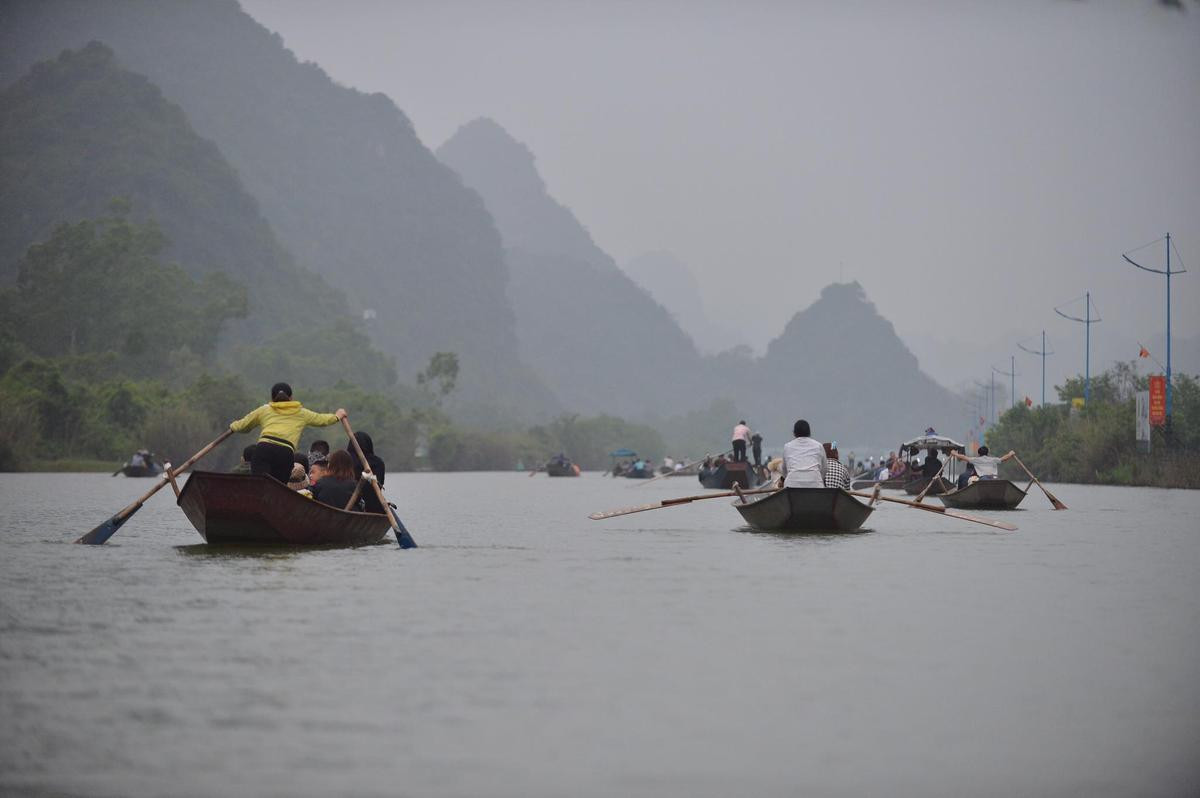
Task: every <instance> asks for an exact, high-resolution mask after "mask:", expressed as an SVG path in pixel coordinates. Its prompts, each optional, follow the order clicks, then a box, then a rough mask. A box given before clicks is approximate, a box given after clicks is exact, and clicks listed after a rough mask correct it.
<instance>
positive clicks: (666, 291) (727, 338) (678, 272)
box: [621, 251, 758, 354]
mask: <svg viewBox="0 0 1200 798" xmlns="http://www.w3.org/2000/svg"><path fill="white" fill-rule="evenodd" d="M621 268H622V269H623V270H624V271H625V273H626V274H628V275H629V276H630V277H632V278H633V281H634V282H635V283H637V284H638V285H640V286H641V287H642V288H644V289H646V291H647V292H649V294H650V296H652V297H654V299H655V300H656V301H657V302H658V303H659V304H660V305H662V306H663V307H664V308H666V309H667V310H668V311H670V313H671V315H672V316H674V317H675V321H676V322H678V323H679V325H680V326H681V327H683V329H684V330H685V331H686V332H687V334H688V335H690V336H691V337H692V340H693V341H694V342H695V343H696V346H697V347H698V348H699V349H700V351H701V352H704V353H705V354H716V353H717V352H724V351H725V350H727V349H733V348H734V347H737V346H747V345H749V343H750V338H749V336H748V335H746V334H744V332H742V331H740V330H739V329H738V328H739V326H741V325H742V324H743V322H744V321H745V319H746V318H747V317H753V315H754V313H755V312H756V311H757V308H758V303H757V302H756V299H755V294H756V293H757V291H756V289H754V288H752V287H748V288H747V290H746V291H745V292H744V293H738V294H734V295H733V296H731V297H730V298H729V300H728V301H727V302H726V303H725V307H723V308H722V309H720V310H719V311H718V312H717V313H715V314H714V313H711V312H710V311H709V309H708V308H707V307H706V306H705V303H704V297H703V296H702V295H701V293H700V283H699V282H697V280H696V276H695V275H694V274H693V273H692V270H691V269H690V268H688V266H687V264H685V263H684V262H683V261H681V260H680V259H679V258H677V257H676V256H675V255H674V254H672V253H670V252H665V251H657V252H647V253H645V254H642V255H638V256H637V257H635V258H633V259H631V260H629V261H628V262H626V263H625V264H624V265H623V266H622V267H621Z"/></svg>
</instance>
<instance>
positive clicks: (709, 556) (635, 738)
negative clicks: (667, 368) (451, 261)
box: [0, 474, 1200, 798]
mask: <svg viewBox="0 0 1200 798" xmlns="http://www.w3.org/2000/svg"><path fill="white" fill-rule="evenodd" d="M390 477H391V478H390V479H389V487H390V488H391V491H390V492H391V494H392V495H393V497H394V498H395V499H396V500H397V501H398V502H399V503H400V505H401V508H402V513H403V518H404V519H405V522H406V524H407V526H408V528H409V529H410V530H411V531H412V533H413V536H414V537H415V538H416V539H417V541H418V542H419V543H420V544H421V548H420V549H417V550H414V551H401V550H399V549H398V548H397V547H396V546H395V544H394V543H391V542H389V545H380V546H372V547H367V548H363V549H352V550H306V551H267V552H264V551H261V550H259V551H251V552H240V551H237V550H229V549H222V550H211V549H209V548H208V547H207V546H205V545H203V543H202V542H201V540H200V538H199V536H198V535H197V534H196V532H195V531H194V530H193V529H192V528H191V527H190V525H189V524H188V522H187V521H186V519H184V518H183V515H182V513H180V512H179V510H178V509H177V508H176V507H175V506H174V504H173V502H172V500H171V498H170V497H169V491H165V492H162V493H160V494H159V495H158V496H156V497H155V498H154V499H153V500H152V501H151V502H150V503H149V504H148V505H146V507H145V508H144V509H143V510H142V511H141V512H140V513H138V514H137V515H136V516H135V517H134V518H133V519H132V520H131V521H130V522H129V523H128V524H126V526H125V527H123V528H122V529H121V531H120V532H118V534H117V536H116V537H114V538H113V539H112V540H111V541H110V542H109V543H108V544H107V545H105V546H100V547H93V546H75V545H72V544H71V542H70V541H71V540H72V539H73V538H75V537H76V536H78V535H79V534H81V533H82V532H84V531H86V530H87V529H90V528H91V527H92V526H95V525H96V524H97V523H99V522H100V521H102V520H103V519H104V518H106V517H107V516H108V515H111V514H112V513H113V512H115V511H116V510H117V509H119V508H120V507H121V506H123V505H124V504H126V503H127V502H128V501H129V500H130V499H131V498H133V497H134V496H136V495H138V494H139V493H141V492H142V491H143V490H144V489H146V488H147V487H148V486H149V484H150V483H148V482H146V481H141V480H128V479H125V478H110V477H109V476H107V475H46V474H38V475H34V474H20V475H17V474H3V475H0V505H2V506H3V509H4V512H3V514H2V516H0V793H3V794H6V795H8V794H15V795H35V796H51V795H53V796H60V795H65V796H75V795H79V796H83V795H87V796H110V795H111V796H161V795H170V796H193V795H194V796H210V795H248V796H259V795H261V796H325V795H354V796H395V795H414V796H417V795H419V796H565V795H571V796H607V795H625V796H642V795H645V796H658V795H662V796H730V795H754V796H785V795H789V796H791V795H805V796H865V795H887V796H1088V797H1089V798H1094V797H1095V796H1122V798H1123V797H1124V796H1183V795H1192V796H1194V795H1197V794H1200V575H1198V571H1200V521H1198V519H1200V492H1184V491H1166V490H1151V489H1124V488H1100V487H1082V486H1073V485H1059V486H1051V490H1052V491H1054V492H1055V493H1056V495H1058V496H1059V498H1061V499H1063V500H1064V501H1065V502H1066V503H1067V504H1068V505H1070V506H1071V508H1072V509H1071V510H1070V511H1067V512H1053V511H1051V510H1050V508H1049V504H1048V502H1046V501H1045V499H1044V498H1042V497H1041V496H1040V494H1038V493H1037V489H1036V488H1035V489H1034V492H1033V493H1031V494H1030V496H1029V497H1028V498H1027V499H1026V501H1025V505H1024V508H1025V509H1023V510H1021V511H1018V512H1014V513H1007V514H1003V516H1004V518H1005V519H1006V520H1010V521H1012V522H1014V523H1016V524H1017V525H1018V526H1019V527H1020V529H1019V531H1017V532H1004V531H1000V530H996V529H993V528H990V527H985V526H981V525H976V524H969V523H964V522H959V521H954V520H951V519H946V518H943V517H940V516H937V515H934V514H931V513H924V512H919V511H915V510H909V509H906V508H903V507H899V506H896V505H891V506H885V507H884V508H883V509H881V510H879V511H877V512H876V513H875V515H874V516H872V518H871V519H870V520H869V521H868V524H867V527H868V531H866V532H863V533H861V534H854V535H841V536H820V535H818V536H814V535H807V536H805V535H793V536H786V535H772V534H762V533H754V532H751V531H748V530H745V529H742V528H740V521H741V519H740V516H738V515H737V513H736V512H735V511H734V510H733V509H732V508H730V507H729V506H728V503H727V502H728V500H726V499H716V500H712V501H706V502H697V503H694V504H690V505H686V506H682V507H678V508H673V509H666V510H659V511H656V512H648V513H640V514H636V515H629V516H624V517H620V518H614V519H611V520H608V521H599V522H597V521H590V520H588V519H587V517H586V516H587V514H588V513H589V512H592V511H595V510H600V509H607V508H611V507H619V506H624V505H631V504H640V503H645V502H652V501H657V500H659V499H662V498H665V497H667V496H678V495H688V494H693V493H701V492H702V491H701V490H699V489H698V485H697V483H696V482H695V481H694V480H691V479H686V478H671V479H664V480H659V481H657V482H654V483H649V484H646V483H636V482H632V481H630V480H620V479H611V478H607V477H601V476H599V475H597V474H585V475H584V476H583V477H581V478H579V479H550V478H547V477H545V476H544V475H538V476H536V477H532V478H531V477H528V476H526V475H525V474H463V475H450V474H394V475H390ZM635 486H636V487H635ZM979 514H981V515H982V514H983V513H979ZM388 540H389V541H391V536H390V535H389V537H388Z"/></svg>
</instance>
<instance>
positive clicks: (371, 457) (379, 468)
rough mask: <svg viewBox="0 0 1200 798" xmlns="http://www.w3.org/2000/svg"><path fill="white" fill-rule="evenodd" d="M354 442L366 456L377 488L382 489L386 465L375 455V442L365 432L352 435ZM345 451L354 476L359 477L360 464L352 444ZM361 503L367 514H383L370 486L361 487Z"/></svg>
mask: <svg viewBox="0 0 1200 798" xmlns="http://www.w3.org/2000/svg"><path fill="white" fill-rule="evenodd" d="M354 438H355V440H357V441H358V445H359V446H360V447H362V450H363V454H365V455H366V456H367V463H368V464H370V466H371V472H372V473H373V474H375V478H376V479H378V480H379V486H380V487H383V480H384V479H385V478H386V476H387V465H386V464H385V463H384V462H383V460H382V459H380V457H379V456H378V455H377V454H375V442H374V441H372V440H371V436H370V435H368V434H367V433H365V432H356V433H354ZM346 451H348V452H350V458H351V459H352V460H354V476H355V477H356V478H358V477H361V476H362V473H363V468H362V463H361V462H360V461H359V459H358V452H356V451H354V445H353V444H346ZM362 496H363V502H364V503H365V504H366V511H367V512H368V513H380V514H382V513H383V505H381V504H380V503H379V499H378V498H377V497H376V496H375V491H374V490H372V489H371V486H370V485H363V491H362Z"/></svg>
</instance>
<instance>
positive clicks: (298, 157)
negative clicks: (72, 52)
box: [0, 0, 553, 406]
mask: <svg viewBox="0 0 1200 798" xmlns="http://www.w3.org/2000/svg"><path fill="white" fill-rule="evenodd" d="M0 13H2V14H3V18H2V21H3V24H0V81H3V82H4V83H5V84H8V83H11V82H13V81H15V80H16V79H17V78H18V77H19V76H20V74H21V73H22V72H23V71H24V70H25V69H27V68H28V67H29V65H30V64H32V63H33V62H35V61H38V60H43V59H45V58H48V57H53V56H56V55H57V54H58V53H59V52H60V51H61V50H62V49H63V48H77V47H81V46H83V45H84V44H86V43H87V42H88V41H91V40H98V41H101V42H104V43H106V44H108V45H110V46H111V47H112V48H113V49H114V51H115V52H116V54H117V58H118V59H119V60H120V62H121V63H122V64H123V65H125V66H126V67H127V68H129V69H131V70H133V71H136V72H139V73H142V74H144V75H146V76H147V77H148V78H149V79H150V80H151V81H153V82H154V83H155V84H156V85H158V86H159V87H160V88H161V89H162V91H163V93H164V94H165V95H166V97H167V98H168V99H169V100H171V101H173V102H175V103H178V104H179V105H180V106H181V107H182V108H183V110H184V111H185V112H186V114H187V116H188V118H189V119H190V121H191V123H192V125H193V127H194V128H195V129H196V130H197V132H199V133H200V134H201V135H203V136H205V137H207V138H209V139H211V140H212V141H213V142H214V143H215V144H216V145H217V147H219V148H220V151H221V152H222V153H223V154H224V155H225V157H226V158H227V159H228V160H229V162H230V163H231V164H232V165H233V167H234V168H235V169H237V171H238V174H239V175H240V176H241V179H242V181H243V183H244V184H245V186H246V187H247V189H248V190H249V192H250V194H252V195H253V196H254V197H255V198H256V199H257V200H258V202H259V205H260V207H261V209H262V212H263V215H264V216H265V217H266V219H267V221H268V222H269V223H270V225H271V227H272V228H273V229H274V231H275V233H276V235H277V236H278V237H279V239H280V241H281V242H282V244H283V245H284V247H286V248H287V250H288V251H290V252H291V253H292V254H293V255H294V256H295V257H296V258H297V260H298V262H299V263H300V265H302V266H305V267H308V268H311V269H312V270H314V271H316V272H317V273H319V274H321V275H322V276H324V277H325V278H327V279H328V280H329V282H331V283H333V284H335V285H336V286H338V287H340V288H342V289H343V290H344V291H345V292H346V294H347V296H348V298H349V300H350V302H351V304H352V306H353V308H354V309H355V310H356V311H357V310H359V309H367V308H370V309H374V310H375V311H376V315H375V318H374V320H373V322H372V327H371V333H372V336H373V338H374V339H375V340H376V342H377V343H379V344H380V345H381V347H382V348H384V350H385V351H386V352H387V353H388V354H390V355H393V356H394V357H395V358H396V361H397V365H398V367H399V369H400V372H401V375H402V376H404V377H411V376H412V375H413V374H415V372H416V371H417V370H418V369H419V368H420V367H422V366H423V365H424V364H425V363H426V362H427V361H428V359H429V356H430V355H431V354H432V353H434V352H436V351H453V352H456V353H458V355H459V358H460V362H461V366H462V376H461V378H460V380H459V391H460V393H462V394H465V395H466V397H467V398H472V397H473V398H478V399H483V398H488V399H491V400H496V401H507V402H510V403H514V404H529V405H539V404H540V405H542V406H549V405H552V404H553V399H552V397H550V396H549V394H548V392H547V391H546V390H545V389H544V387H542V386H541V385H540V384H539V383H538V381H537V379H536V378H534V377H533V376H532V375H531V374H530V373H529V371H528V370H527V369H525V368H523V367H522V366H521V364H520V363H519V362H518V361H517V358H516V351H517V347H516V337H515V331H514V321H513V315H512V309H511V307H510V306H509V305H508V304H507V303H506V302H502V301H500V302H498V301H496V298H497V297H502V296H504V294H505V290H506V287H507V277H506V269H505V265H504V255H503V250H502V246H501V242H500V237H499V235H498V234H497V232H496V230H495V226H494V224H493V223H492V220H491V217H490V216H489V215H488V213H487V211H486V210H485V208H484V207H483V204H482V202H480V200H479V198H478V196H477V195H476V194H475V193H474V192H472V191H470V190H468V189H466V188H465V187H464V186H463V185H462V183H461V181H459V180H458V179H457V178H456V177H455V176H454V174H453V173H452V172H451V170H450V169H448V168H447V167H445V166H443V165H442V164H441V163H439V162H438V160H437V159H436V158H435V157H434V156H433V154H432V153H431V152H429V150H427V149H426V148H425V147H424V146H423V145H422V144H421V143H420V141H419V140H418V139H417V137H416V135H415V133H414V131H413V128H412V125H411V124H410V123H409V120H408V119H407V118H406V117H405V115H404V114H403V113H402V112H401V111H400V110H399V109H398V108H397V107H396V106H395V105H394V104H393V103H392V101H391V100H389V99H388V98H386V97H384V96H383V95H379V94H375V95H368V94H364V93H361V92H358V91H355V90H353V89H350V88H347V87H344V86H340V85H338V84H336V83H335V82H334V81H333V80H331V79H330V78H329V76H328V75H326V74H325V72H323V71H322V70H321V69H320V68H319V67H318V66H316V65H314V64H311V63H300V62H299V61H298V60H297V59H296V58H295V56H294V55H293V54H292V53H291V52H290V51H289V50H287V49H285V48H284V46H283V42H282V40H281V39H280V38H279V36H278V35H275V34H272V33H271V32H269V31H268V30H266V29H265V28H263V27H262V26H261V25H259V24H258V23H257V22H255V21H254V20H253V19H251V18H250V17H249V16H248V15H247V14H245V13H244V12H243V11H242V9H241V8H240V7H239V6H238V5H237V3H236V2H234V0H212V1H211V2H157V1H156V0H90V2H74V0H10V2H6V3H5V4H4V5H3V9H2V11H0ZM295 310H296V312H297V313H303V312H304V310H305V309H304V308H296V309H295Z"/></svg>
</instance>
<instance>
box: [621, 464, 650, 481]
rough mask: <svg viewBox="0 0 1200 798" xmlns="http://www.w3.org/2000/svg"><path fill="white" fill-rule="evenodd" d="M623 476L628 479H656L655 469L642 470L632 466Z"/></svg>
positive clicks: (644, 468) (643, 468)
mask: <svg viewBox="0 0 1200 798" xmlns="http://www.w3.org/2000/svg"><path fill="white" fill-rule="evenodd" d="M621 476H623V477H625V478H626V479H652V478H653V477H654V469H653V468H646V467H645V466H642V467H641V468H637V467H635V466H630V467H629V469H628V470H626V471H625V472H624V473H622V474H621Z"/></svg>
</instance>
